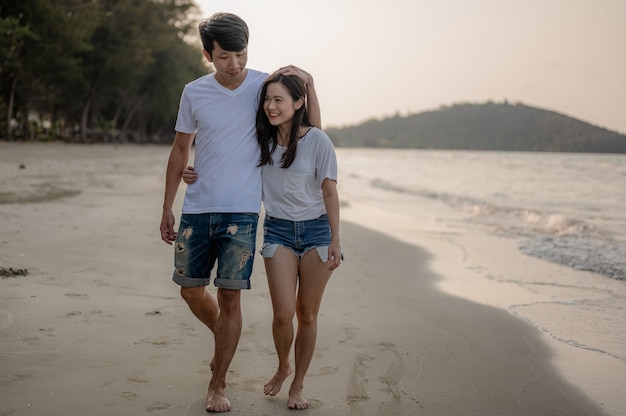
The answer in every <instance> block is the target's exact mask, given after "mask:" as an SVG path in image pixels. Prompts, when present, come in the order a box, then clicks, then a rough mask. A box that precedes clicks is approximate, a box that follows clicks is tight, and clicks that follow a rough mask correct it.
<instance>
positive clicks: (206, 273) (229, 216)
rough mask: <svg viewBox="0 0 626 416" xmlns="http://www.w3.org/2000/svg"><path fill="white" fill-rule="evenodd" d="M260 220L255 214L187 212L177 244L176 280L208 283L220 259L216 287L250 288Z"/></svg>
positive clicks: (183, 283)
mask: <svg viewBox="0 0 626 416" xmlns="http://www.w3.org/2000/svg"><path fill="white" fill-rule="evenodd" d="M258 222H259V215H258V214H255V213H217V214H183V215H182V216H181V219H180V226H179V229H178V234H177V236H176V241H175V243H174V274H173V280H174V282H176V283H178V284H179V285H181V286H182V287H199V286H207V285H209V284H210V283H211V271H212V270H213V267H214V266H215V262H216V261H217V273H216V277H215V282H214V283H215V286H217V287H219V288H223V289H250V276H251V275H252V264H253V261H254V251H255V247H256V231H257V224H258Z"/></svg>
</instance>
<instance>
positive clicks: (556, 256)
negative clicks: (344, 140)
mask: <svg viewBox="0 0 626 416" xmlns="http://www.w3.org/2000/svg"><path fill="white" fill-rule="evenodd" d="M370 185H371V186H372V187H375V188H378V189H384V190H387V191H390V192H397V193H404V194H412V195H416V196H419V197H422V198H428V199H431V200H436V201H440V202H443V203H445V204H447V205H448V206H450V207H453V208H455V209H460V210H463V211H466V212H468V213H470V214H471V215H470V216H469V217H468V218H466V221H468V222H471V223H475V224H480V225H483V226H487V227H489V228H491V230H492V231H493V232H496V233H498V234H500V235H508V236H510V237H513V238H519V237H526V238H528V240H526V241H524V242H523V243H522V244H521V245H520V250H521V251H522V252H523V253H524V254H527V255H530V256H534V257H538V258H541V259H544V260H547V261H550V262H553V263H557V264H561V265H564V266H569V267H572V268H575V269H578V270H586V271H590V272H594V273H599V274H602V275H604V276H608V277H610V278H613V279H617V280H626V243H624V242H620V241H616V240H612V239H611V238H610V237H609V236H608V234H607V233H606V232H604V231H602V230H599V229H597V228H596V227H594V226H593V225H591V224H589V223H586V222H585V221H581V220H578V219H576V218H571V217H568V216H566V215H564V214H561V213H545V212H541V211H539V210H535V209H528V208H523V207H508V206H501V205H496V204H492V203H489V202H487V201H483V200H480V199H477V198H470V197H465V196H460V195H453V194H447V193H442V192H435V191H431V190H424V189H421V190H411V189H407V188H404V187H401V186H398V185H396V184H394V183H392V182H389V181H386V180H382V179H373V180H372V181H371V182H370Z"/></svg>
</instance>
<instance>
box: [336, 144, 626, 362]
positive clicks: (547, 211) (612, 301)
mask: <svg viewBox="0 0 626 416" xmlns="http://www.w3.org/2000/svg"><path fill="white" fill-rule="evenodd" d="M337 154H338V159H339V191H340V198H341V200H342V203H343V205H344V210H345V211H346V212H347V215H346V216H344V219H346V218H347V220H350V210H351V209H352V208H354V207H360V208H363V209H366V210H367V209H369V210H370V211H366V212H372V213H377V215H373V216H372V219H371V221H372V223H370V224H365V225H369V226H371V227H372V228H373V229H376V230H378V231H381V232H388V233H389V234H391V235H394V236H396V237H404V239H405V240H407V241H410V240H411V238H410V234H411V233H423V231H424V229H425V228H430V229H431V231H437V230H439V231H441V232H442V233H445V232H449V231H450V230H466V231H465V232H466V233H472V232H475V231H481V232H484V233H485V235H487V236H491V237H492V238H493V246H492V247H491V248H490V255H489V256H483V257H482V258H481V257H476V258H478V259H482V260H479V261H482V262H483V263H485V264H475V262H474V263H473V264H471V265H470V264H467V267H468V269H469V268H471V273H468V274H471V275H472V276H478V277H477V279H485V280H489V281H490V283H491V284H492V285H495V286H496V287H497V286H498V285H500V286H502V287H504V285H505V284H506V285H511V284H512V285H516V286H519V287H520V288H523V289H524V290H527V291H529V292H532V293H533V295H536V296H535V298H536V299H541V300H531V301H528V300H524V301H520V302H517V303H516V302H515V301H511V302H510V303H509V304H506V305H500V306H504V307H506V308H507V309H508V310H509V311H510V312H511V313H513V314H515V315H517V316H519V317H520V318H522V319H525V320H527V321H528V322H529V323H531V324H532V325H534V326H536V327H537V328H539V329H541V330H542V331H544V332H546V333H548V334H549V335H550V336H551V337H552V338H554V339H555V340H558V341H560V342H563V343H566V344H569V345H572V346H575V347H578V348H583V349H586V350H590V351H595V352H597V353H599V354H603V355H607V356H611V357H614V358H616V359H617V360H619V361H621V363H622V364H626V313H625V312H626V311H625V309H626V155H614V154H580V153H530V152H477V151H440V150H409V149H401V150H400V149H349V148H339V149H337ZM394 217H396V218H398V219H399V221H400V222H401V223H402V224H403V226H402V232H401V233H400V234H401V235H399V233H398V228H397V227H396V228H392V227H387V226H386V222H387V220H388V219H391V218H394ZM411 222H413V223H414V224H411ZM417 222H420V223H417ZM424 222H429V224H424ZM467 230H470V231H469V232H468V231H467ZM472 230H474V231H472ZM457 234H459V235H460V234H461V233H457ZM451 236H452V237H450V241H451V243H452V244H458V245H459V246H462V247H460V249H461V250H462V251H463V252H464V253H470V254H471V253H472V251H473V250H476V249H477V246H476V247H475V246H473V244H472V243H468V242H467V240H463V239H461V238H455V237H454V234H453V233H451ZM407 237H408V238H407ZM503 239H504V240H503ZM498 241H510V242H511V243H512V244H514V247H515V250H517V251H518V252H519V255H520V256H527V257H525V258H528V259H531V258H532V259H534V260H535V261H541V262H547V263H548V264H550V265H551V266H552V267H554V268H556V269H558V272H554V271H551V272H550V273H544V274H542V273H530V272H529V273H524V270H519V269H513V268H511V269H507V266H506V264H505V265H504V266H502V265H501V266H500V269H499V272H498V273H497V274H496V273H494V272H493V270H494V268H493V267H490V265H489V264H486V263H489V262H491V261H494V260H496V259H498V255H499V254H498V250H499V247H498V244H499V243H498ZM482 244H483V245H484V242H483V243H482ZM426 248H427V247H426ZM348 255H349V253H348ZM348 261H349V257H348ZM542 264H543V263H542ZM555 265H559V266H555ZM468 272H470V270H468ZM442 277H443V279H445V278H446V276H442ZM477 283H478V282H477ZM542 294H547V295H546V296H544V297H541V295H542Z"/></svg>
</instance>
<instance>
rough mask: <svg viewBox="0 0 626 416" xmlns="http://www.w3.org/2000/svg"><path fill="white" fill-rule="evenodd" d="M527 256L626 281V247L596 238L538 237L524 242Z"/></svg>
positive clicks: (619, 243) (617, 242)
mask: <svg viewBox="0 0 626 416" xmlns="http://www.w3.org/2000/svg"><path fill="white" fill-rule="evenodd" d="M519 249H520V250H521V251H522V253H524V254H528V255H530V256H534V257H538V258H541V259H544V260H548V261H550V262H553V263H558V264H562V265H564V266H569V267H573V268H575V269H578V270H586V271H590V272H594V273H600V274H603V275H605V276H608V277H611V278H613V279H618V280H626V244H625V243H622V242H619V241H610V240H601V239H597V238H593V237H578V236H572V235H564V236H536V237H534V238H532V239H530V240H527V241H525V242H523V243H522V244H521V245H520V246H519Z"/></svg>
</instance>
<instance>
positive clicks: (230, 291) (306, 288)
mask: <svg viewBox="0 0 626 416" xmlns="http://www.w3.org/2000/svg"><path fill="white" fill-rule="evenodd" d="M199 32H200V38H201V41H202V45H203V54H204V56H205V58H206V59H207V60H208V61H209V62H211V63H213V66H214V67H215V71H214V72H213V73H211V74H208V75H205V76H203V77H200V78H198V79H197V80H195V81H192V82H190V83H189V84H187V85H186V86H185V88H184V90H183V93H182V97H181V101H180V107H179V111H178V118H177V122H176V128H175V130H176V136H175V140H174V144H173V146H172V149H171V151H170V156H169V160H168V165H167V173H166V180H165V196H164V203H163V215H162V219H161V226H160V230H161V238H162V239H163V240H164V241H165V242H166V243H168V244H173V245H174V253H175V269H174V273H173V280H174V281H175V282H176V283H177V284H179V285H180V286H181V296H182V297H183V299H184V300H185V301H186V302H187V304H188V305H189V308H190V309H191V311H192V313H193V314H194V315H195V316H196V317H197V318H198V319H199V320H200V321H201V322H203V323H204V324H205V325H206V326H207V327H208V328H209V329H210V330H211V331H212V332H213V335H214V338H215V353H214V356H213V360H212V362H211V369H212V377H211V380H210V382H209V387H208V394H207V401H206V410H207V411H209V412H226V411H229V410H230V409H231V404H230V401H229V400H228V399H227V397H226V395H225V388H226V373H227V371H228V368H229V366H230V363H231V361H232V359H233V357H234V355H235V351H236V348H237V344H238V342H239V338H240V336H241V330H242V314H241V304H240V301H241V296H240V294H241V290H242V289H250V287H251V286H250V275H251V273H252V264H253V260H254V254H255V250H256V247H255V246H256V230H257V223H258V217H259V212H260V208H261V200H263V205H264V208H265V212H266V216H265V218H264V226H263V227H264V240H263V246H262V248H261V255H262V256H263V259H264V262H265V268H266V274H267V279H268V286H269V290H270V295H271V299H272V307H273V312H274V316H273V321H272V333H273V337H274V344H275V347H276V352H277V355H278V368H277V370H276V372H275V374H274V375H273V376H272V377H271V378H270V379H269V381H268V382H267V383H266V384H265V386H264V389H263V391H264V393H265V394H267V395H272V396H274V395H276V394H277V393H278V392H279V391H280V389H281V387H282V384H283V382H284V381H285V379H286V378H287V377H288V376H289V375H290V374H291V373H292V368H291V365H290V360H289V354H290V350H291V346H292V344H293V342H294V338H295V374H294V378H293V381H292V383H291V387H290V389H289V399H288V407H289V408H292V409H305V408H307V407H308V403H307V401H306V399H305V398H304V395H303V392H302V390H303V386H304V377H305V374H306V372H307V370H308V367H309V364H310V362H311V359H312V357H313V353H314V350H315V343H316V336H317V315H318V311H319V307H320V304H321V300H322V296H323V294H324V289H325V287H326V284H327V282H328V280H329V279H330V276H331V274H332V273H333V270H335V269H336V268H337V267H339V265H340V263H341V257H342V254H341V248H340V240H339V199H338V195H337V186H336V185H337V182H336V181H337V159H336V155H335V151H334V147H333V145H332V143H331V141H330V139H329V137H328V136H327V135H326V134H325V133H324V132H323V131H322V130H320V127H321V116H320V108H319V103H318V100H317V96H316V94H315V87H314V85H313V78H312V77H311V75H310V74H308V73H307V72H305V71H303V70H301V69H299V68H297V67H293V66H287V67H283V68H281V69H279V70H278V71H276V72H275V73H273V74H271V75H269V74H267V73H263V72H260V71H256V70H253V69H249V68H246V63H247V46H248V27H247V25H246V23H245V22H244V21H243V20H242V19H241V18H239V17H238V16H236V15H233V14H229V13H217V14H215V15H213V16H212V17H210V18H209V19H207V20H205V21H203V22H202V23H200V26H199ZM194 140H195V159H194V167H193V168H192V167H191V166H188V161H189V155H190V151H191V147H192V143H194ZM181 179H184V181H185V182H186V183H188V184H189V185H188V187H187V190H186V193H185V198H184V201H183V208H182V215H181V218H180V224H179V226H178V231H177V232H176V231H175V228H174V224H175V216H174V213H173V208H172V207H173V204H174V199H175V196H176V193H177V190H178V187H179V185H180V181H181ZM216 264H217V268H216V269H217V270H216V276H215V279H214V284H215V286H216V287H217V296H216V297H214V296H213V295H212V294H210V293H209V292H208V290H207V289H206V286H208V285H209V284H210V282H211V271H212V270H213V269H214V266H215V265H216ZM294 315H295V316H297V319H298V326H297V331H296V332H295V334H294V327H293V317H294Z"/></svg>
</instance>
